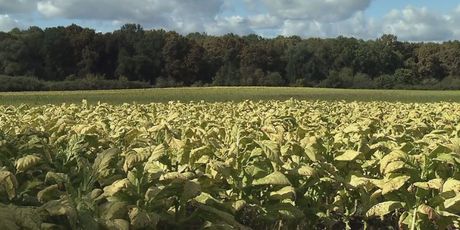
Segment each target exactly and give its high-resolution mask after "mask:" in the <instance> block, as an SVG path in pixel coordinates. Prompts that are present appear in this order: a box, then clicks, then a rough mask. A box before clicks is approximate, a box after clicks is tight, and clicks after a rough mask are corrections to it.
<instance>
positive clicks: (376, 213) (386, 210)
mask: <svg viewBox="0 0 460 230" xmlns="http://www.w3.org/2000/svg"><path fill="white" fill-rule="evenodd" d="M404 205H405V204H404V203H402V202H399V201H386V202H383V203H379V204H376V205H374V206H372V207H371V208H370V209H369V210H368V211H367V212H366V217H368V218H371V217H382V216H385V215H387V214H390V213H392V212H393V211H395V210H397V209H400V208H403V207H404Z"/></svg>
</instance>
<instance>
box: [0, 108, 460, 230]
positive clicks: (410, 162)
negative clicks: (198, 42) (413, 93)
mask: <svg viewBox="0 0 460 230" xmlns="http://www.w3.org/2000/svg"><path fill="white" fill-rule="evenodd" d="M0 111H1V112H0V130H1V132H0V152H1V155H0V201H1V203H2V204H1V205H0V217H1V218H0V225H1V226H10V227H11V229H19V228H27V229H41V228H52V229H55V228H58V229H131V228H132V229H202V228H212V229H214V228H218V229H250V228H253V229H274V228H277V229H296V228H298V229H305V228H308V229H310V228H320V229H323V228H325V229H337V228H339V229H340V228H347V229H363V228H377V227H379V228H381V227H382V226H385V227H392V228H398V227H399V228H402V229H453V228H459V227H460V226H459V224H460V223H459V222H460V216H459V215H460V198H459V196H460V195H459V194H460V174H459V166H460V165H459V164H460V157H459V154H460V138H459V130H460V128H459V125H458V123H459V121H460V117H459V116H458V114H459V113H460V105H458V104H456V103H434V104H421V103H416V104H415V103H414V104H402V103H386V102H361V103H358V102H353V103H345V102H321V101H317V102H307V101H298V100H292V99H291V100H288V101H284V102H280V101H266V102H253V101H244V102H241V103H232V102H228V103H205V102H195V103H181V102H170V103H163V104H160V103H158V104H145V105H144V104H123V105H118V106H116V105H109V104H102V103H99V104H96V105H90V104H88V103H87V102H86V101H83V102H82V103H81V104H70V105H65V104H63V105H46V106H39V107H31V106H27V105H21V106H16V107H13V106H2V107H0Z"/></svg>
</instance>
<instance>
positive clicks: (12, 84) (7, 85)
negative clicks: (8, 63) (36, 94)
mask: <svg viewBox="0 0 460 230" xmlns="http://www.w3.org/2000/svg"><path fill="white" fill-rule="evenodd" d="M43 90H47V86H46V84H45V83H44V82H43V81H40V80H38V79H36V78H33V77H10V76H0V91H2V92H11V91H43Z"/></svg>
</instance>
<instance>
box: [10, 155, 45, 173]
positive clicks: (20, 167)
mask: <svg viewBox="0 0 460 230" xmlns="http://www.w3.org/2000/svg"><path fill="white" fill-rule="evenodd" d="M40 161H41V158H40V157H38V156H35V155H27V156H25V157H21V158H19V159H18V160H17V161H16V171H17V172H25V171H27V170H28V169H30V168H33V167H34V166H36V165H38V163H40Z"/></svg>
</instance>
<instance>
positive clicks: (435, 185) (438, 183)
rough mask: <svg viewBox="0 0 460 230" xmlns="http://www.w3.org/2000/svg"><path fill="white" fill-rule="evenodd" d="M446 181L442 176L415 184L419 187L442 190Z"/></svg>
mask: <svg viewBox="0 0 460 230" xmlns="http://www.w3.org/2000/svg"><path fill="white" fill-rule="evenodd" d="M443 183H444V181H443V180H442V179H441V178H437V179H433V180H430V181H428V182H416V183H414V186H415V187H417V188H421V189H425V190H429V189H436V190H441V188H442V185H443Z"/></svg>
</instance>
